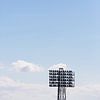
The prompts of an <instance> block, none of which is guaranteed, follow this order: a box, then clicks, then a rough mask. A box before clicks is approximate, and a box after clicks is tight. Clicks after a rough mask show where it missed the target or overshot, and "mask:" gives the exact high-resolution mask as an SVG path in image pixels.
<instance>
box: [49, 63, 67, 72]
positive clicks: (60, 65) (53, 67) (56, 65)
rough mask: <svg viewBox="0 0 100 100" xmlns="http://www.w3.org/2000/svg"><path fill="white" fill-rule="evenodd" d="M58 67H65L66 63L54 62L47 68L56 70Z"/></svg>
mask: <svg viewBox="0 0 100 100" xmlns="http://www.w3.org/2000/svg"><path fill="white" fill-rule="evenodd" d="M59 68H63V69H67V68H68V66H67V64H62V63H60V64H55V65H53V66H51V67H50V68H49V70H50V69H55V70H58V69H59Z"/></svg>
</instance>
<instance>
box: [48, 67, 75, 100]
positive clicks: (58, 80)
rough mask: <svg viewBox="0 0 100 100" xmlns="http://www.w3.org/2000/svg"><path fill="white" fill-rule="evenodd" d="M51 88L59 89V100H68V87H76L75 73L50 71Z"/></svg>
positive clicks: (60, 69)
mask: <svg viewBox="0 0 100 100" xmlns="http://www.w3.org/2000/svg"><path fill="white" fill-rule="evenodd" d="M49 86H50V87H58V96H57V100H66V87H74V86H75V73H74V72H73V71H71V70H64V69H63V68H59V70H49Z"/></svg>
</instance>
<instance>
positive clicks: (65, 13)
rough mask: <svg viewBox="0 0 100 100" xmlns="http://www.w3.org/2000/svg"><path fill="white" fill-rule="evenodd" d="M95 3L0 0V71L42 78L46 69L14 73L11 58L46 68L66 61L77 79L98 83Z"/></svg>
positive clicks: (23, 78)
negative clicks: (0, 68)
mask: <svg viewBox="0 0 100 100" xmlns="http://www.w3.org/2000/svg"><path fill="white" fill-rule="evenodd" d="M99 5H100V1H99V0H83V1H82V0H73V1H69V0H62V1H61V0H3V1H0V62H1V64H4V66H5V68H3V69H2V70H0V75H1V76H8V77H11V78H13V79H14V80H20V81H23V82H29V83H43V84H46V83H47V80H48V77H47V72H46V71H45V72H41V73H30V72H25V73H22V72H19V73H18V72H16V71H14V70H13V71H12V67H11V64H12V63H13V62H16V61H18V60H24V61H26V62H31V63H33V64H38V65H40V66H42V67H44V69H48V68H49V67H50V66H52V65H54V64H58V63H66V64H68V65H70V66H71V69H73V70H74V71H75V72H76V84H77V85H85V84H99V83H100V78H99V76H100V74H99V70H100V68H99V66H100V62H99V59H100V53H99V51H100V45H99V44H100V34H99V33H100V28H99V26H100V13H99V11H100V7H99ZM41 75H42V77H41ZM95 100H98V99H95Z"/></svg>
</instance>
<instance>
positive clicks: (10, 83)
mask: <svg viewBox="0 0 100 100" xmlns="http://www.w3.org/2000/svg"><path fill="white" fill-rule="evenodd" d="M56 94H57V88H49V87H48V86H47V85H42V84H29V83H22V82H18V81H15V80H13V79H11V78H9V77H0V100H47V99H48V100H56V98H57V97H56ZM67 99H68V100H100V85H87V86H78V87H75V88H73V89H67Z"/></svg>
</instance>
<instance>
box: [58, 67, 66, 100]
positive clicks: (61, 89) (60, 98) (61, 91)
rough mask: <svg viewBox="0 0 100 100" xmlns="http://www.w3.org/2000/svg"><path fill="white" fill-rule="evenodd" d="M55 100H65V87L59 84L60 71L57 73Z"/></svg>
mask: <svg viewBox="0 0 100 100" xmlns="http://www.w3.org/2000/svg"><path fill="white" fill-rule="evenodd" d="M57 100H66V87H61V84H60V69H59V73H58V96H57Z"/></svg>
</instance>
